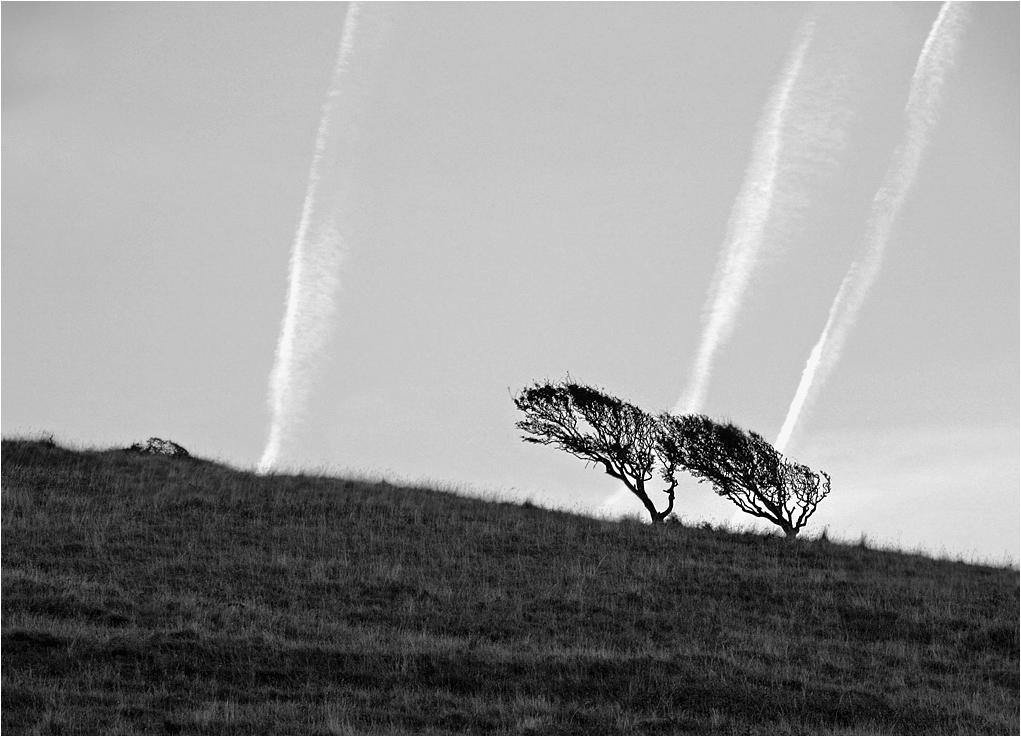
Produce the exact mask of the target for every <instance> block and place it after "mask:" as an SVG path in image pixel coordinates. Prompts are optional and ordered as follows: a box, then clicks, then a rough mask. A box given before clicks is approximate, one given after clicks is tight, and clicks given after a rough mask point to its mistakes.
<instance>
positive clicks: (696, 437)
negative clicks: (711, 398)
mask: <svg viewBox="0 0 1021 737" xmlns="http://www.w3.org/2000/svg"><path fill="white" fill-rule="evenodd" d="M659 421H660V423H661V428H662V433H661V434H660V436H659V438H660V440H659V442H660V453H661V454H662V455H663V456H664V457H665V458H667V459H669V462H670V463H672V464H673V465H674V466H676V467H679V468H683V469H685V470H687V471H689V472H690V473H691V474H692V475H693V476H695V477H696V478H698V479H699V481H700V482H704V481H708V482H709V483H710V484H712V487H713V490H714V491H715V492H716V493H717V494H718V495H720V496H722V497H725V498H727V499H729V500H730V501H732V502H733V503H734V504H736V505H737V507H738V508H739V509H740V510H741V511H743V512H746V513H748V514H750V515H752V516H754V517H759V518H761V519H765V520H769V521H770V522H772V523H773V524H775V525H777V526H779V527H780V529H782V530H783V531H784V534H786V535H787V537H788V538H789V539H794V538H795V537H797V535H798V532H800V531H801V529H802V528H803V527H804V526H805V525H806V524H807V523H808V520H809V518H811V516H812V515H813V514H815V510H816V508H817V507H818V506H819V502H821V501H822V500H823V499H825V498H826V496H827V495H828V494H829V492H830V477H829V475H828V474H827V473H825V472H822V473H816V472H814V471H813V470H812V469H810V468H809V467H808V466H804V465H802V464H800V463H796V462H794V461H791V460H789V459H787V458H785V457H784V456H783V455H782V454H781V453H780V451H778V450H777V449H776V448H774V447H773V446H772V445H770V444H769V443H768V442H766V440H765V439H764V438H763V437H762V436H761V435H759V434H758V433H755V432H749V431H745V430H742V429H741V428H739V427H737V426H736V425H733V424H730V423H719V422H714V421H713V420H711V419H709V418H708V417H706V416H705V415H684V416H673V415H667V414H663V415H660V417H659Z"/></svg>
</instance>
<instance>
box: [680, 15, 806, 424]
mask: <svg viewBox="0 0 1021 737" xmlns="http://www.w3.org/2000/svg"><path fill="white" fill-rule="evenodd" d="M814 32H815V22H814V20H812V19H808V20H806V21H804V22H803V23H802V24H801V27H800V28H799V29H798V34H797V36H796V39H797V41H796V44H795V47H794V51H793V52H792V53H791V55H790V56H789V58H788V59H787V63H786V65H785V66H784V69H783V72H782V73H781V75H780V80H779V82H778V83H777V85H776V87H775V88H774V91H773V94H772V97H771V98H770V100H769V103H768V105H767V107H766V109H765V110H764V111H763V116H762V119H761V120H760V121H759V130H758V133H757V135H756V137H755V143H754V146H753V154H752V161H751V163H750V164H749V166H748V169H747V170H746V171H745V179H744V184H743V185H742V187H741V191H740V193H739V194H738V196H737V200H736V201H735V202H734V207H733V209H732V210H731V214H730V221H729V223H728V224H727V239H726V241H725V245H724V251H723V254H722V256H721V259H720V263H719V265H718V266H717V267H716V275H715V277H714V279H713V286H712V287H711V288H710V296H709V299H708V300H707V302H706V308H707V314H706V317H705V318H704V321H705V327H704V329H703V332H702V341H701V344H700V345H699V348H698V353H697V354H696V356H695V364H694V367H693V369H692V375H691V379H690V380H689V382H688V386H687V388H686V389H685V391H684V394H682V395H681V398H680V399H679V400H678V401H677V404H676V405H675V407H674V410H673V411H674V413H675V414H679V413H693V412H698V411H700V409H701V407H702V403H703V402H704V401H705V396H706V391H707V389H708V384H709V376H710V373H711V372H712V367H713V359H714V357H715V356H716V351H717V350H718V349H719V348H720V346H721V345H723V344H724V343H725V342H726V341H727V340H728V339H729V338H730V336H731V334H732V333H733V331H734V323H735V321H736V319H737V313H738V311H739V310H740V308H741V301H742V299H743V298H744V293H745V290H746V289H747V287H748V281H749V279H750V278H751V275H752V271H753V269H754V268H755V264H756V260H757V259H758V254H759V249H760V247H761V246H762V240H763V235H764V231H765V228H766V225H767V223H768V222H769V218H770V214H771V211H772V209H773V197H774V194H775V191H776V184H777V178H778V176H779V171H780V165H781V154H782V153H783V133H784V125H785V122H786V118H787V114H788V107H789V104H790V99H791V91H792V90H793V88H794V85H795V83H796V82H797V80H798V75H799V74H800V73H801V68H802V65H803V63H804V59H805V52H806V51H807V50H808V46H809V44H810V43H811V41H812V36H813V34H814Z"/></svg>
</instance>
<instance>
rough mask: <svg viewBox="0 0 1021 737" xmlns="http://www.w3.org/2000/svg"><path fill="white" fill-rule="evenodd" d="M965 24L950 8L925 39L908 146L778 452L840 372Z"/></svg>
mask: <svg viewBox="0 0 1021 737" xmlns="http://www.w3.org/2000/svg"><path fill="white" fill-rule="evenodd" d="M963 18H964V8H963V7H962V6H961V5H960V4H959V3H956V2H945V3H944V4H943V6H942V7H941V8H940V11H939V15H938V16H937V17H936V21H935V23H933V25H932V29H931V30H930V31H929V36H928V38H926V39H925V45H924V46H922V52H921V54H920V55H919V57H918V63H917V65H916V66H915V72H914V75H913V76H912V78H911V89H910V92H909V93H908V102H907V106H906V107H905V109H904V116H905V118H906V120H907V132H906V135H905V140H904V143H902V144H901V145H900V146H899V147H898V148H897V150H895V151H894V153H893V157H892V159H891V162H890V166H889V168H888V169H887V171H886V175H885V177H884V178H883V182H882V185H881V186H880V187H879V191H878V192H876V196H875V198H874V199H873V201H872V213H871V215H870V216H869V223H868V227H867V230H866V237H865V242H866V250H865V254H864V256H863V257H862V258H861V259H860V260H859V261H858V262H856V263H854V264H852V265H851V268H850V270H849V271H848V272H847V276H845V277H844V280H843V282H842V283H841V284H840V289H839V290H838V291H837V296H836V298H835V299H834V300H833V305H832V307H830V312H829V316H828V317H827V319H826V326H825V327H824V328H823V331H822V335H821V336H820V337H819V341H818V342H817V343H816V344H815V347H814V348H812V352H811V353H810V354H809V357H808V361H807V362H806V364H805V370H804V372H803V373H802V375H801V383H800V384H799V385H798V390H797V392H796V393H795V395H794V401H793V402H791V406H790V409H789V410H788V412H787V419H786V420H784V423H783V427H782V428H781V430H780V434H779V435H778V436H777V440H776V443H775V445H776V448H777V450H780V451H782V450H783V449H784V447H785V446H786V445H787V443H788V441H789V440H790V438H791V434H792V433H793V432H794V428H795V427H796V426H797V422H798V418H799V416H800V415H801V413H802V412H803V410H804V408H805V406H806V404H808V402H809V400H810V399H812V398H814V395H815V393H816V392H818V389H819V387H820V386H821V385H822V384H823V383H825V381H826V378H827V377H828V376H829V374H830V372H831V371H832V370H833V368H834V366H836V364H837V361H838V360H839V359H840V352H841V350H842V349H843V346H844V342H845V341H846V340H847V335H848V332H849V331H850V329H851V327H852V326H853V325H854V321H855V318H856V317H857V315H858V311H859V310H860V309H861V306H862V303H863V302H864V301H865V298H866V297H867V296H868V293H869V290H870V289H871V288H872V285H873V283H874V282H875V280H876V276H877V275H878V273H879V267H880V266H881V265H882V262H883V252H884V251H885V250H886V244H887V241H888V240H889V238H890V230H891V228H892V226H893V222H894V220H895V219H896V217H897V213H898V212H899V211H900V208H901V205H903V204H904V199H905V197H906V195H907V192H908V190H909V189H910V188H911V184H912V183H913V182H914V180H915V175H916V174H917V173H918V166H919V164H920V162H921V159H922V153H923V152H924V150H925V146H926V144H927V143H928V139H929V133H930V131H931V130H932V127H933V126H934V125H935V123H936V107H937V104H938V103H939V96H940V90H941V89H942V86H943V81H944V79H945V77H946V74H947V72H948V71H949V69H950V67H951V65H952V63H953V57H954V51H955V49H956V47H957V42H958V36H959V34H960V28H961V25H962V21H963Z"/></svg>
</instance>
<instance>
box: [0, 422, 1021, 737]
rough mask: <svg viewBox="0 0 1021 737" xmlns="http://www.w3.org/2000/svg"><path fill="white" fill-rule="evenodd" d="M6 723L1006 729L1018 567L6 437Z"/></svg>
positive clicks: (570, 729)
mask: <svg viewBox="0 0 1021 737" xmlns="http://www.w3.org/2000/svg"><path fill="white" fill-rule="evenodd" d="M2 455H3V458H2V460H3V463H2V476H3V486H2V488H3V493H2V525H3V526H2V554H3V591H2V593H3V596H2V620H3V628H2V650H0V658H2V666H3V668H2V698H3V711H2V717H0V719H2V724H0V727H2V730H3V732H5V733H22V734H23V733H36V734H56V733H61V732H65V733H77V734H88V733H104V734H180V733H184V734H228V733H230V734H453V733H468V734H496V733H511V734H709V733H711V734H737V733H742V734H750V733H759V734H762V733H769V734H862V733H900V734H929V733H953V734H978V733H983V734H985V733H992V734H1017V733H1018V732H1019V720H1018V708H1019V699H1018V691H1019V682H1018V681H1019V679H1018V669H1019V657H1018V649H1019V633H1018V630H1019V622H1018V607H1019V581H1018V573H1017V571H1014V570H1011V569H1008V568H997V567H993V566H982V565H969V564H965V563H962V562H954V561H946V560H934V559H931V558H927V557H924V556H921V555H910V554H904V553H899V552H892V551H884V550H878V549H875V548H874V547H871V546H869V545H867V544H866V543H865V541H862V544H860V545H855V544H840V543H836V542H832V541H826V540H825V539H822V540H807V539H806V540H799V541H797V542H795V543H793V544H791V543H788V542H786V541H784V540H780V539H777V538H775V537H769V536H763V535H757V534H752V533H732V532H727V531H725V530H719V529H713V528H711V527H707V528H705V529H702V528H693V527H687V526H685V525H683V524H680V523H677V524H669V525H662V526H656V527H653V526H650V525H643V524H637V523H634V522H627V521H625V522H608V521H604V520H596V519H591V518H586V517H581V516H577V515H573V514H569V513H566V512H556V511H549V510H544V509H540V508H537V507H535V506H534V505H529V504H520V503H509V502H494V501H484V500H479V499H472V498H467V497H464V496H459V495H456V494H452V493H445V492H439V491H434V490H429V489H425V488H408V487H402V486H400V485H395V484H392V483H386V482H371V481H356V480H351V479H343V478H330V477H327V476H324V475H303V474H291V475H276V476H272V475H271V476H265V477H257V476H254V475H253V474H250V473H246V472H242V471H238V470H236V469H232V468H229V467H226V466H223V465H219V464H215V463H212V462H209V461H205V460H202V459H199V458H194V457H191V458H182V459H171V458H164V457H160V456H140V455H137V454H130V453H124V452H121V451H73V450H69V449H66V448H61V447H60V446H59V445H57V444H55V443H47V442H39V441H29V440H4V441H3V450H2Z"/></svg>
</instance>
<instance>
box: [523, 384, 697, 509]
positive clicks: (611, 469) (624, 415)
mask: <svg viewBox="0 0 1021 737" xmlns="http://www.w3.org/2000/svg"><path fill="white" fill-rule="evenodd" d="M514 404H515V406H517V408H518V409H519V410H521V411H522V412H524V413H525V419H524V420H522V421H521V422H518V423H517V427H518V429H520V430H523V431H524V432H526V433H528V434H529V435H530V436H531V437H527V436H526V437H524V438H523V439H524V441H525V442H527V443H537V444H539V445H552V446H554V447H556V448H560V449H561V450H564V451H567V452H568V453H570V454H571V455H573V456H576V457H577V458H581V459H582V460H583V461H586V462H589V463H593V464H596V465H602V467H603V469H604V470H605V471H606V473H608V474H609V475H610V476H613V477H614V478H615V479H619V480H620V481H622V482H623V483H624V485H625V486H626V487H627V488H628V489H629V490H630V491H631V493H632V494H634V495H635V496H636V497H638V499H639V500H640V501H641V502H642V504H643V505H644V506H645V508H646V509H647V510H648V512H649V516H650V517H651V518H652V521H653V522H654V523H658V522H662V521H663V520H664V519H666V517H667V516H668V515H669V514H670V512H672V511H673V508H674V490H675V489H676V488H677V480H676V479H675V478H674V472H675V470H676V466H675V465H674V463H673V462H672V461H671V460H670V459H668V458H667V457H666V456H665V455H664V454H663V452H662V444H661V443H660V442H659V435H660V425H659V421H658V420H657V419H656V418H655V417H653V416H652V415H649V414H648V413H646V412H644V411H643V410H641V409H639V408H638V407H636V406H634V405H633V404H629V403H627V402H624V401H622V400H620V399H617V398H616V397H611V396H608V395H607V394H604V393H603V392H601V391H599V390H598V389H593V388H592V387H589V386H584V385H582V384H576V383H574V382H572V381H571V380H570V377H568V379H567V380H566V381H562V382H559V383H555V384H554V383H550V382H548V381H547V382H545V383H536V384H534V385H533V386H531V387H528V388H527V389H524V390H523V391H522V392H521V393H520V394H519V395H517V396H516V397H514ZM657 466H658V467H659V475H660V477H661V478H662V480H663V482H664V484H665V485H666V487H665V488H664V489H663V490H662V491H663V493H665V494H666V495H667V505H666V508H665V509H664V510H663V511H659V510H658V509H657V508H656V505H655V504H654V503H653V501H652V500H651V499H650V498H649V494H648V492H647V490H646V483H647V482H649V481H651V480H652V479H653V478H654V477H655V475H656V468H657Z"/></svg>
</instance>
